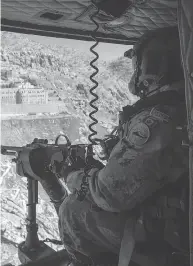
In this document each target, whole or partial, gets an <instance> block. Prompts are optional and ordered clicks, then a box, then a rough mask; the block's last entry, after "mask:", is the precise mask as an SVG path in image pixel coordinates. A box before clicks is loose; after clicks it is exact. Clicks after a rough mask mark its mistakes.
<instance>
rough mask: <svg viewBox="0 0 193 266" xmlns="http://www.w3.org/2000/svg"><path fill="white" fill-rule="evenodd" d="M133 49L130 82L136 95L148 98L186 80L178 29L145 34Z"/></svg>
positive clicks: (130, 86) (131, 88) (130, 87)
mask: <svg viewBox="0 0 193 266" xmlns="http://www.w3.org/2000/svg"><path fill="white" fill-rule="evenodd" d="M133 49H134V51H135V52H133V53H132V54H133V56H132V65H133V66H134V73H133V75H132V77H131V80H130V83H129V89H130V91H131V92H132V93H133V94H135V95H137V96H140V97H145V96H148V95H150V94H151V93H152V92H158V91H159V89H160V88H161V87H162V86H164V85H170V84H172V83H174V82H177V81H180V80H182V79H183V68H182V65H181V58H180V41H179V36H178V30H177V28H167V29H159V30H156V31H153V32H149V33H146V34H144V35H143V36H142V37H141V39H140V40H139V41H138V42H137V43H136V44H135V45H134V48H133Z"/></svg>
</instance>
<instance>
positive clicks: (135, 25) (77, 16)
mask: <svg viewBox="0 0 193 266" xmlns="http://www.w3.org/2000/svg"><path fill="white" fill-rule="evenodd" d="M1 10H2V11H1V15H2V30H8V29H7V28H4V27H6V26H9V25H11V27H10V29H12V30H13V29H15V31H16V30H18V29H23V31H25V30H26V29H30V27H32V26H33V25H36V27H37V31H38V28H40V29H41V31H42V30H43V29H44V28H45V31H47V30H46V28H47V27H52V28H53V33H52V34H53V35H54V33H56V32H60V33H62V30H63V31H69V30H70V31H71V33H72V34H71V35H73V31H74V35H75V36H74V38H75V39H81V34H83V33H82V32H85V33H86V32H87V35H88V34H89V33H90V32H92V30H93V29H95V25H94V24H93V22H92V21H91V18H90V16H91V14H93V12H95V10H96V7H95V6H94V5H93V4H92V2H91V0H76V1H70V0H58V1H54V0H41V1H38V0H30V1H22V0H2V2H1ZM10 18H11V19H10ZM95 19H96V21H97V22H98V23H99V24H100V28H99V30H98V33H99V34H102V35H104V36H106V39H108V37H109V38H110V41H109V42H114V40H113V39H115V38H111V37H110V36H112V34H113V36H117V38H118V37H119V38H120V36H121V35H122V36H124V38H123V40H122V41H123V42H124V41H125V40H132V41H133V40H134V39H138V38H139V37H140V36H141V35H142V34H143V33H145V32H146V31H149V30H154V29H157V28H165V27H170V26H176V25H177V0H174V1H171V0H170V1H169V0H166V1H163V2H162V1H160V0H148V1H139V0H136V1H135V4H133V5H132V6H130V7H129V8H128V9H127V10H126V12H125V13H124V14H123V15H122V16H121V17H120V18H118V19H116V18H114V17H113V16H111V15H107V14H106V13H104V12H103V11H100V13H99V14H98V15H97V16H96V18H95ZM54 31H55V32H54ZM78 33H80V36H78V35H79V34H78ZM41 35H43V34H41ZM50 36H51V33H50ZM65 37H66V36H64V38H65ZM119 38H118V39H119ZM120 43H121V42H120ZM132 43H133V42H132ZM130 44H131V43H130Z"/></svg>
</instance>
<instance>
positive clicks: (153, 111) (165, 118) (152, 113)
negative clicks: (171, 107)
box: [150, 107, 170, 123]
mask: <svg viewBox="0 0 193 266" xmlns="http://www.w3.org/2000/svg"><path fill="white" fill-rule="evenodd" d="M150 116H152V117H154V118H156V119H158V120H161V121H162V122H166V123H168V122H169V120H170V116H169V115H167V114H165V113H163V112H161V111H159V110H157V109H156V108H155V107H154V108H152V109H151V111H150Z"/></svg>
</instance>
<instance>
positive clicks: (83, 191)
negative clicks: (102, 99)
mask: <svg viewBox="0 0 193 266" xmlns="http://www.w3.org/2000/svg"><path fill="white" fill-rule="evenodd" d="M98 13H99V8H98V7H96V12H94V13H93V14H92V15H91V17H90V19H91V21H92V22H93V23H94V24H95V25H96V28H95V29H94V31H93V33H92V35H91V37H92V39H93V40H94V41H95V44H94V45H92V46H91V48H90V51H91V53H93V54H94V55H95V56H96V57H95V58H94V59H93V60H92V61H91V62H90V66H91V67H92V68H93V69H94V70H95V72H94V73H93V74H92V75H91V76H90V80H91V81H92V82H93V83H94V84H95V85H94V86H93V87H92V88H91V89H90V94H91V95H92V96H93V97H94V99H92V100H91V101H90V102H89V105H90V106H91V107H92V108H93V109H94V110H93V111H92V112H90V114H89V117H90V118H91V120H92V121H93V122H92V123H91V124H90V125H89V126H88V127H89V129H90V131H91V133H90V134H89V136H88V140H89V141H90V144H89V147H88V153H87V161H86V166H85V168H84V176H83V178H82V183H81V186H80V190H79V191H78V190H77V191H76V193H77V200H79V201H83V200H84V198H85V196H86V194H87V191H88V186H89V184H88V177H89V176H88V171H89V169H90V166H89V157H91V156H93V149H92V146H93V145H95V144H97V143H96V141H94V139H93V136H95V135H97V132H96V130H94V129H93V126H94V125H96V124H98V120H97V119H96V118H95V117H94V116H93V115H94V114H96V113H97V112H98V107H97V106H96V105H94V103H95V102H96V101H97V100H98V99H99V97H98V95H97V94H96V93H95V92H94V90H95V89H96V88H97V87H98V82H97V81H96V80H95V79H94V77H95V76H96V75H97V74H98V72H99V69H98V67H96V66H95V65H94V63H95V62H96V61H97V60H98V58H99V55H98V53H97V52H96V51H94V50H93V49H94V48H95V47H96V46H97V45H98V43H99V42H98V40H97V39H96V37H95V33H96V32H97V31H98V29H99V24H98V23H97V22H96V21H95V20H94V17H95V16H96V15H97V14H98Z"/></svg>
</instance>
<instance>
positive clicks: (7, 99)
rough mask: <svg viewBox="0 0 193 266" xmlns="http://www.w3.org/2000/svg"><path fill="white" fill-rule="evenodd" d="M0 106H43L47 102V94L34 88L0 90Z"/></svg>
mask: <svg viewBox="0 0 193 266" xmlns="http://www.w3.org/2000/svg"><path fill="white" fill-rule="evenodd" d="M0 96H1V103H2V104H15V103H17V104H20V103H25V104H38V103H39V104H45V103H47V102H48V93H47V92H46V91H45V90H44V89H34V88H28V89H26V88H25V89H24V88H1V93H0Z"/></svg>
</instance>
